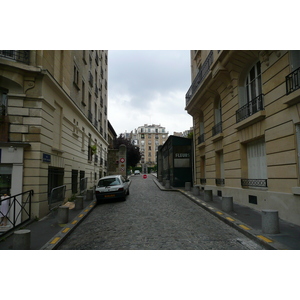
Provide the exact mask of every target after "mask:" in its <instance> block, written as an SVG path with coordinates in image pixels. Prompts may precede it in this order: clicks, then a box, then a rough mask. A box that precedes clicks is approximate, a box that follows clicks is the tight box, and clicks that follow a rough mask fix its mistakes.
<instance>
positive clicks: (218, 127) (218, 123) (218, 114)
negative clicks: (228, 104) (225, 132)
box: [212, 98, 222, 135]
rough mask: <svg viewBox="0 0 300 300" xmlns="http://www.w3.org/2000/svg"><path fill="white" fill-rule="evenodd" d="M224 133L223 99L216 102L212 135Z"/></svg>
mask: <svg viewBox="0 0 300 300" xmlns="http://www.w3.org/2000/svg"><path fill="white" fill-rule="evenodd" d="M221 132H222V106H221V99H220V98H218V99H217V100H216V101H215V126H213V128H212V135H216V134H218V133H221Z"/></svg>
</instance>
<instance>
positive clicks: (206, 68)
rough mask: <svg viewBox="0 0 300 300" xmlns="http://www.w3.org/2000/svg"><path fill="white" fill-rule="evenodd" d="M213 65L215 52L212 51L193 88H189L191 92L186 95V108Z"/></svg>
mask: <svg viewBox="0 0 300 300" xmlns="http://www.w3.org/2000/svg"><path fill="white" fill-rule="evenodd" d="M212 63H213V51H210V52H209V54H208V56H207V58H206V60H205V61H204V63H203V65H202V66H201V68H200V69H199V72H198V74H197V75H196V77H195V79H194V81H193V83H192V85H191V87H190V88H189V90H188V91H187V93H186V95H185V100H186V106H187V105H188V104H189V102H190V100H191V99H192V97H193V95H194V94H195V92H196V90H197V89H198V87H199V86H200V84H201V83H202V81H203V80H204V79H205V77H206V76H207V74H208V73H209V70H210V66H211V65H212Z"/></svg>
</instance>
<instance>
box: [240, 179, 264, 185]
mask: <svg viewBox="0 0 300 300" xmlns="http://www.w3.org/2000/svg"><path fill="white" fill-rule="evenodd" d="M241 185H242V187H268V180H267V179H245V178H242V179H241Z"/></svg>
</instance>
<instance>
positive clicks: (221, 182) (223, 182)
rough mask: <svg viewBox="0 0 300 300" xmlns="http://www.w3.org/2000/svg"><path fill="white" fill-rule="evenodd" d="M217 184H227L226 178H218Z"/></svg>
mask: <svg viewBox="0 0 300 300" xmlns="http://www.w3.org/2000/svg"><path fill="white" fill-rule="evenodd" d="M216 185H225V179H224V178H216Z"/></svg>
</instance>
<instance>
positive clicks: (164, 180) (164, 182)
mask: <svg viewBox="0 0 300 300" xmlns="http://www.w3.org/2000/svg"><path fill="white" fill-rule="evenodd" d="M162 185H163V186H165V185H166V179H165V178H164V179H163V180H162Z"/></svg>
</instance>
